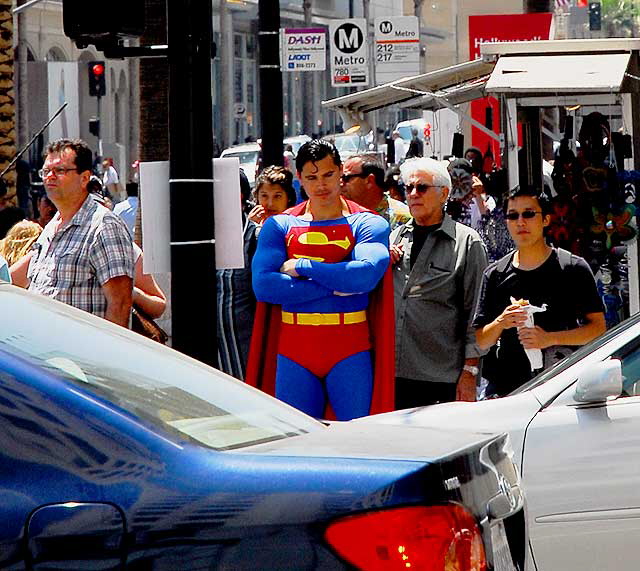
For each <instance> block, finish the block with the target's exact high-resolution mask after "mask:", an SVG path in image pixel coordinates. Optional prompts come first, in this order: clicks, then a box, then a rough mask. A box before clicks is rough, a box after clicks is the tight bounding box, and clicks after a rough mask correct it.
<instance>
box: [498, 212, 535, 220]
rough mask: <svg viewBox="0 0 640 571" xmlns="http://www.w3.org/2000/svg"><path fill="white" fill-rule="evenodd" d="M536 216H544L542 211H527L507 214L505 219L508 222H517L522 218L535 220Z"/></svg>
mask: <svg viewBox="0 0 640 571" xmlns="http://www.w3.org/2000/svg"><path fill="white" fill-rule="evenodd" d="M536 214H542V211H541V210H525V211H524V212H507V213H506V214H505V215H504V217H505V218H506V219H507V220H517V219H518V218H520V216H522V218H524V219H525V220H531V219H532V218H535V216H536Z"/></svg>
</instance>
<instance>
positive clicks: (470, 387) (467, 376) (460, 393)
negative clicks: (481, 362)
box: [456, 369, 476, 401]
mask: <svg viewBox="0 0 640 571" xmlns="http://www.w3.org/2000/svg"><path fill="white" fill-rule="evenodd" d="M456 400H463V401H474V400H476V376H475V375H474V374H472V373H470V372H469V371H466V370H465V369H463V370H462V372H461V373H460V376H459V377H458V384H457V386H456Z"/></svg>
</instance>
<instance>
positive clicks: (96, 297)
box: [27, 196, 134, 317]
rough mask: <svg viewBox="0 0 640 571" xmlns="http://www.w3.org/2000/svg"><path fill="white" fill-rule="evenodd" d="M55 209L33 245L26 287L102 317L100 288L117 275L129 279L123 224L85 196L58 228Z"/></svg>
mask: <svg viewBox="0 0 640 571" xmlns="http://www.w3.org/2000/svg"><path fill="white" fill-rule="evenodd" d="M59 224H60V213H59V212H58V213H56V215H55V216H54V217H53V219H52V220H51V222H49V224H47V225H46V226H45V228H44V230H43V231H42V234H40V237H39V238H38V240H37V241H36V243H35V244H34V245H33V249H34V254H33V256H32V258H31V261H30V263H29V269H28V272H27V277H28V279H29V290H30V291H33V292H36V293H40V294H42V295H46V296H47V297H52V298H53V299H57V300H58V301H62V302H63V303H66V304H68V305H72V306H74V307H77V308H78V309H83V310H84V311H88V312H89V313H93V314H94V315H98V316H100V317H104V316H105V314H106V309H107V300H106V298H105V296H104V293H103V291H102V286H103V285H104V284H105V283H106V282H108V281H109V280H110V279H112V278H115V277H118V276H128V277H130V278H133V267H134V262H133V247H132V245H131V237H130V236H129V232H128V231H127V228H126V226H125V225H124V223H123V222H122V220H120V219H119V218H118V217H117V216H116V215H115V214H113V213H112V212H111V211H110V210H108V209H107V208H105V207H104V206H102V205H100V204H98V203H97V202H96V201H95V200H94V199H93V198H92V197H91V196H88V197H87V199H86V200H85V201H84V203H83V204H82V206H81V207H80V209H79V210H78V212H76V213H75V214H74V216H73V218H71V220H70V221H69V222H68V223H67V224H65V225H63V226H60V227H59Z"/></svg>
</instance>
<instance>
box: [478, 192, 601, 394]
mask: <svg viewBox="0 0 640 571" xmlns="http://www.w3.org/2000/svg"><path fill="white" fill-rule="evenodd" d="M505 206H506V208H505V218H506V221H507V227H508V229H509V233H510V234H511V237H512V238H513V241H514V243H515V245H516V249H515V250H514V251H513V252H511V253H509V254H507V255H506V256H505V257H503V258H502V259H500V260H498V261H496V262H494V263H493V264H491V265H490V266H489V267H488V268H487V269H486V271H485V274H484V277H483V283H482V290H481V294H480V301H479V303H478V308H477V311H476V316H475V319H474V327H475V328H476V338H477V342H478V345H479V346H480V347H481V348H483V349H489V348H491V351H490V352H489V354H488V355H487V357H485V360H484V364H483V376H484V377H485V378H486V379H487V380H488V381H489V385H488V387H487V396H504V395H505V394H508V393H509V392H511V391H512V390H514V389H516V388H517V387H518V386H520V385H522V384H523V383H524V382H525V381H527V380H529V379H530V378H531V377H532V376H533V375H534V374H535V373H537V370H535V366H534V364H532V362H531V361H530V359H529V358H528V357H527V354H526V352H525V350H527V349H533V350H535V349H537V350H541V352H542V356H543V361H542V366H543V367H546V366H550V365H552V364H553V363H554V362H555V361H557V360H559V359H561V358H562V357H564V356H566V355H567V354H568V353H570V352H571V351H573V348H574V347H576V346H579V345H584V344H585V343H588V342H589V341H591V340H592V339H594V338H595V337H597V336H598V335H600V334H601V333H603V332H604V331H605V319H604V308H603V304H602V300H601V299H600V296H599V295H598V291H597V289H596V283H595V280H594V278H593V274H592V273H591V269H590V268H589V266H588V264H587V262H585V261H584V260H583V259H582V258H580V257H578V256H574V255H573V254H571V253H570V252H567V251H566V250H562V249H561V248H552V247H551V246H549V245H548V244H547V241H546V239H545V236H544V230H545V228H546V227H547V226H548V225H549V222H550V205H549V203H548V201H547V200H546V199H545V197H544V196H543V195H542V194H540V193H539V192H537V191H535V190H533V189H527V188H520V187H516V188H515V189H514V190H512V191H511V192H510V193H509V196H508V200H507V202H506V205H505ZM527 306H534V307H542V306H546V309H545V310H544V311H539V312H536V313H535V315H534V316H533V317H534V320H535V325H534V326H533V327H531V326H530V325H528V326H526V325H527V324H526V320H527V316H528V309H527Z"/></svg>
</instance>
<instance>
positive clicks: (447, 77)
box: [322, 60, 495, 116]
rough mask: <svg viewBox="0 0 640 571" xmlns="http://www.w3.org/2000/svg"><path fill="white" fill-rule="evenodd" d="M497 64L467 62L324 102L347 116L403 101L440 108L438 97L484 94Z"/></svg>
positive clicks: (459, 98)
mask: <svg viewBox="0 0 640 571" xmlns="http://www.w3.org/2000/svg"><path fill="white" fill-rule="evenodd" d="M494 65H495V63H494V62H486V61H482V60H474V61H468V62H465V63H460V64H457V65H452V66H451V67H445V68H443V69H438V70H436V71H431V72H429V73H424V74H422V75H416V76H413V77H405V78H403V79H398V80H396V81H392V82H390V83H385V84H384V85H378V86H377V87H372V88H370V89H365V90H364V91H358V92H357V93H350V94H349V95H343V96H342V97H336V98H335V99H330V100H328V101H323V102H322V105H323V107H325V108H328V109H335V110H336V111H343V112H344V111H346V112H347V113H346V114H347V115H352V116H358V115H359V116H362V114H364V113H368V112H369V111H375V110H376V109H381V108H383V107H388V106H389V105H394V104H400V103H403V104H404V105H403V106H407V105H411V106H412V107H413V106H414V101H415V105H416V106H418V107H420V108H421V109H439V108H441V107H442V105H441V104H440V103H438V98H439V97H448V96H452V97H453V96H454V95H455V98H456V100H454V101H451V103H452V104H454V105H455V104H457V103H464V102H466V101H470V100H472V99H475V98H476V97H481V96H482V95H483V93H482V90H483V88H484V84H485V82H486V81H487V79H488V77H489V74H490V73H491V71H492V70H493V67H494ZM425 93H426V94H427V95H425ZM431 94H433V95H435V96H436V97H433V95H431ZM341 115H343V113H341Z"/></svg>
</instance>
